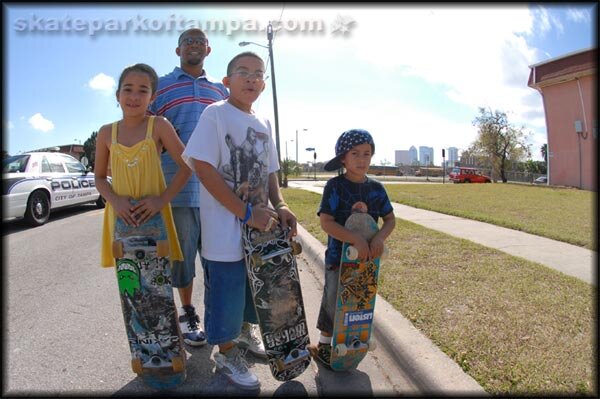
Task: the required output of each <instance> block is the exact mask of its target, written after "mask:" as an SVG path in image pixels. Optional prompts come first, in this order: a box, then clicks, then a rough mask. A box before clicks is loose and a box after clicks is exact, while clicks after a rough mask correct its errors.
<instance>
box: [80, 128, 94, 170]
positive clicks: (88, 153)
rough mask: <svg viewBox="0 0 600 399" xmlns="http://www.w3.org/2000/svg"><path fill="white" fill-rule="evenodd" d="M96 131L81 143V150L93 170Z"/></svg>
mask: <svg viewBox="0 0 600 399" xmlns="http://www.w3.org/2000/svg"><path fill="white" fill-rule="evenodd" d="M97 136H98V132H92V135H91V136H90V138H89V139H87V140H86V141H85V142H84V143H83V152H84V155H85V157H86V158H87V159H88V161H89V162H90V163H89V166H90V167H91V168H92V170H94V160H95V159H96V137H97Z"/></svg>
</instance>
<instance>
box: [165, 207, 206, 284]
mask: <svg viewBox="0 0 600 399" xmlns="http://www.w3.org/2000/svg"><path fill="white" fill-rule="evenodd" d="M172 210H173V220H174V221H175V229H176V230H177V238H178V239H179V245H180V246H181V251H182V252H183V261H178V260H174V261H173V262H172V264H173V271H172V279H173V287H175V288H185V287H187V286H188V285H190V284H191V283H192V281H193V280H194V277H196V253H198V255H200V249H201V247H202V242H201V241H200V239H201V233H200V208H184V207H173V208H172Z"/></svg>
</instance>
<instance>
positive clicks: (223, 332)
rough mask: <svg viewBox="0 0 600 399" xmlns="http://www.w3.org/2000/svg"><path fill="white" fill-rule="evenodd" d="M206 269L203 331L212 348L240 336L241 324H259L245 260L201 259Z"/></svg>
mask: <svg viewBox="0 0 600 399" xmlns="http://www.w3.org/2000/svg"><path fill="white" fill-rule="evenodd" d="M202 268H203V269H204V328H205V331H206V338H207V341H208V343H209V344H210V345H218V344H223V343H226V342H229V341H232V340H233V339H235V338H237V337H238V336H239V335H240V332H241V328H242V322H244V321H245V322H248V323H252V324H256V323H258V319H257V316H256V310H255V309H254V302H253V301H252V292H251V291H250V285H249V283H248V276H247V274H246V262H245V261H244V259H242V260H240V261H237V262H217V261H212V260H207V259H204V258H202Z"/></svg>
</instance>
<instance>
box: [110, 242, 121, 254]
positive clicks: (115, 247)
mask: <svg viewBox="0 0 600 399" xmlns="http://www.w3.org/2000/svg"><path fill="white" fill-rule="evenodd" d="M112 251H113V257H115V258H122V257H123V243H122V242H121V241H113V244H112Z"/></svg>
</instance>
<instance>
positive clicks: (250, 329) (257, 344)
mask: <svg viewBox="0 0 600 399" xmlns="http://www.w3.org/2000/svg"><path fill="white" fill-rule="evenodd" d="M234 342H235V343H236V344H237V346H239V347H240V348H242V349H246V350H248V351H249V352H250V353H252V354H253V355H254V356H257V357H261V358H266V357H267V353H266V352H265V345H264V344H263V341H262V338H261V336H260V329H259V328H258V325H256V324H249V323H244V325H243V326H242V333H241V334H240V336H239V337H237V338H236V339H235V340H234Z"/></svg>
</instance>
